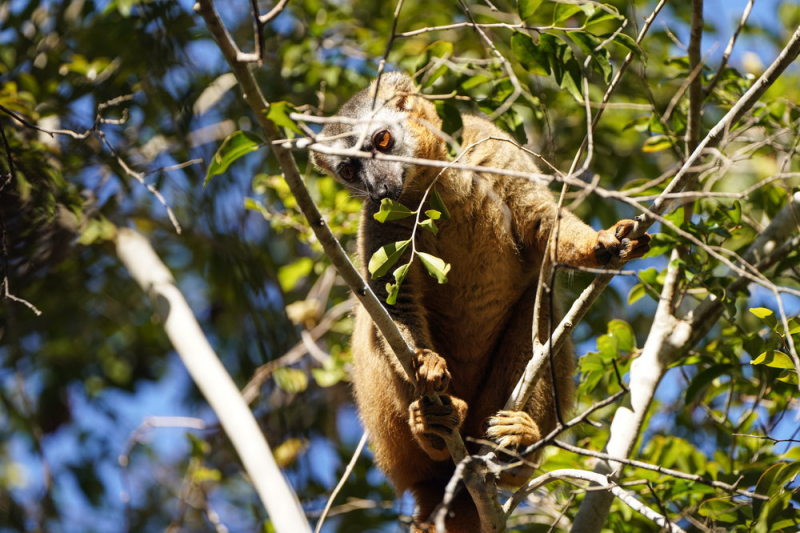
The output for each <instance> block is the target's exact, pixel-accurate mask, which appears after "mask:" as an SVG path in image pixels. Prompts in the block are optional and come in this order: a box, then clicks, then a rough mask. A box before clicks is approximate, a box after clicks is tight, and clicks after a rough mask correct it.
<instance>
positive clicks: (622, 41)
mask: <svg viewBox="0 0 800 533" xmlns="http://www.w3.org/2000/svg"><path fill="white" fill-rule="evenodd" d="M612 35H614V34H613V33H606V34H604V35H601V36H600V38H601V39H603V40H606V39H608V38H609V37H611V36H612ZM614 42H615V43H617V44H618V45H620V46H624V47H625V48H627V49H628V50H630V51H631V52H633V53H634V55H636V57H637V58H639V60H640V61H645V60H646V59H647V58H646V56H645V53H644V52H643V51H642V49H641V48H640V47H639V45H638V44H636V40H635V39H634V38H633V37H631V36H630V35H625V34H624V33H617V34H616V35H614Z"/></svg>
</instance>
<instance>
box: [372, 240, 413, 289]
mask: <svg viewBox="0 0 800 533" xmlns="http://www.w3.org/2000/svg"><path fill="white" fill-rule="evenodd" d="M410 244H411V239H408V240H406V241H398V242H393V243H391V244H387V245H386V246H383V247H381V248H380V249H379V250H378V251H377V252H375V253H374V254H372V258H370V260H369V265H367V269H368V270H369V273H370V274H372V278H373V279H377V278H380V277H382V276H384V275H385V274H386V273H387V272H389V269H390V268H392V267H393V266H394V264H395V263H397V261H399V260H400V257H402V256H403V254H404V253H405V251H406V249H408V246H409V245H410Z"/></svg>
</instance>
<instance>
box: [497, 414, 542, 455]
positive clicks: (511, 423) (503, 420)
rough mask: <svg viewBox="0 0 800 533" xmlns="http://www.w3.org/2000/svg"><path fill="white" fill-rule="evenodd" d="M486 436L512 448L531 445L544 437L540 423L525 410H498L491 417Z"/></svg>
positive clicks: (503, 446)
mask: <svg viewBox="0 0 800 533" xmlns="http://www.w3.org/2000/svg"><path fill="white" fill-rule="evenodd" d="M486 436H487V437H489V438H490V439H492V440H493V441H494V442H496V443H497V445H498V446H500V447H501V448H508V449H510V450H515V449H520V448H525V447H527V446H530V445H531V444H533V443H535V442H537V441H538V440H539V439H540V438H541V437H542V435H541V431H540V430H539V424H537V423H536V422H534V420H533V419H532V418H531V415H529V414H528V413H526V412H525V411H498V413H497V414H496V415H494V416H493V417H490V418H489V428H488V429H487V430H486Z"/></svg>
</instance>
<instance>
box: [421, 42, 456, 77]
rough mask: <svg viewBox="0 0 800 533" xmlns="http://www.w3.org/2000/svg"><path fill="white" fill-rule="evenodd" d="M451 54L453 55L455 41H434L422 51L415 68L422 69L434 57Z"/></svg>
mask: <svg viewBox="0 0 800 533" xmlns="http://www.w3.org/2000/svg"><path fill="white" fill-rule="evenodd" d="M451 55H453V43H451V42H450V41H436V42H433V43H431V44H429V45H428V46H426V47H425V49H424V50H423V51H422V53H421V54H420V56H419V59H418V60H417V63H416V68H415V69H414V70H420V69H421V68H422V67H424V66H425V65H427V64H428V63H429V62H430V61H431V59H432V58H434V57H450V56H451ZM436 74H438V73H436ZM434 75H435V74H434ZM439 75H441V74H439Z"/></svg>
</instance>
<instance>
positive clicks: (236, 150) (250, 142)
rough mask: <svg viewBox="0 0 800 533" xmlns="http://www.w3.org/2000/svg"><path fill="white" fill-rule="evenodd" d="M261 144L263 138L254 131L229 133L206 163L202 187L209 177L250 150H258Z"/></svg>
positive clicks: (222, 170)
mask: <svg viewBox="0 0 800 533" xmlns="http://www.w3.org/2000/svg"><path fill="white" fill-rule="evenodd" d="M262 144H264V140H263V139H262V138H261V137H259V136H258V135H256V134H255V133H250V132H249V131H237V132H234V133H231V134H230V135H229V136H228V138H226V139H225V140H224V141H223V142H222V145H221V146H220V147H219V149H218V150H217V153H215V154H214V157H213V158H212V159H211V164H210V165H208V170H207V171H206V179H205V181H204V182H203V187H205V186H206V185H208V182H209V181H211V178H213V177H214V176H216V175H218V174H222V173H223V172H225V171H226V170H228V167H229V166H230V165H231V163H233V162H234V161H236V160H237V159H239V158H240V157H242V156H245V155H247V154H249V153H250V152H254V151H256V150H258V149H259V148H261V145H262Z"/></svg>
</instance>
